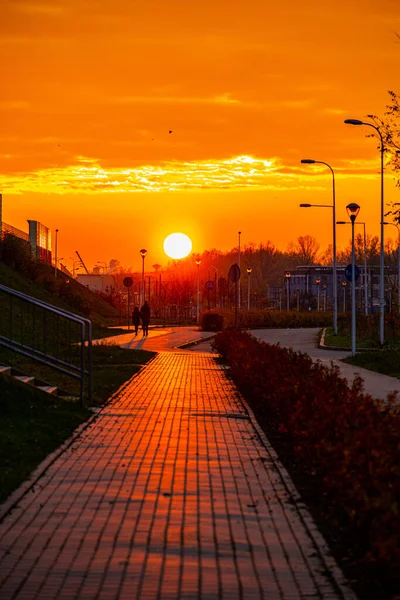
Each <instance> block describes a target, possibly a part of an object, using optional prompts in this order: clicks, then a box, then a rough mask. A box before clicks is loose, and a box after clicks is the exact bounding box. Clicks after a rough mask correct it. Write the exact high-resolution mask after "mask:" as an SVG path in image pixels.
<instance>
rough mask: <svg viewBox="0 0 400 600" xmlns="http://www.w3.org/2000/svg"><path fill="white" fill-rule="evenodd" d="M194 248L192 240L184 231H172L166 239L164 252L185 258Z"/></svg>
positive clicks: (171, 256)
mask: <svg viewBox="0 0 400 600" xmlns="http://www.w3.org/2000/svg"><path fill="white" fill-rule="evenodd" d="M191 250H192V240H191V239H190V238H189V237H188V236H187V235H185V234H184V233H171V235H169V236H168V237H166V238H165V240H164V252H165V254H166V255H167V256H169V257H170V258H185V256H187V255H188V254H189V253H190V252H191Z"/></svg>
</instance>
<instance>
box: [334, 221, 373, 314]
mask: <svg viewBox="0 0 400 600" xmlns="http://www.w3.org/2000/svg"><path fill="white" fill-rule="evenodd" d="M336 224H337V225H351V222H350V221H337V223H336ZM357 225H364V305H365V306H364V310H365V314H366V316H368V275H367V233H366V229H365V223H363V222H361V221H359V222H357Z"/></svg>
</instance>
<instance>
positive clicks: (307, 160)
mask: <svg viewBox="0 0 400 600" xmlns="http://www.w3.org/2000/svg"><path fill="white" fill-rule="evenodd" d="M301 162H302V163H303V164H305V165H325V167H328V169H329V170H330V172H331V173H332V207H331V208H332V214H333V332H334V334H335V335H337V272H336V271H337V268H336V267H337V263H336V189H335V172H334V170H333V169H332V167H331V166H330V165H329V164H328V163H326V162H324V161H322V160H313V159H312V158H303V160H302V161H301ZM300 206H302V205H301V204H300ZM309 206H318V205H315V204H309V205H304V207H307V208H308V207H309Z"/></svg>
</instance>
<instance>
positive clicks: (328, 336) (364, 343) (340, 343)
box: [325, 327, 379, 349]
mask: <svg viewBox="0 0 400 600" xmlns="http://www.w3.org/2000/svg"><path fill="white" fill-rule="evenodd" d="M325 345H326V346H336V347H338V348H349V349H350V348H351V336H350V335H348V334H345V333H343V332H341V331H340V329H339V330H338V334H337V335H335V334H334V333H333V327H327V328H326V330H325ZM357 348H371V349H372V348H379V342H377V341H376V340H369V339H366V340H360V339H357Z"/></svg>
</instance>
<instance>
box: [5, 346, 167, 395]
mask: <svg viewBox="0 0 400 600" xmlns="http://www.w3.org/2000/svg"><path fill="white" fill-rule="evenodd" d="M155 354H156V353H155V352H149V351H147V350H130V349H127V348H119V346H116V345H111V344H107V343H104V344H98V345H95V346H93V396H92V402H91V404H92V405H95V406H97V405H100V404H102V403H103V402H105V401H106V400H107V399H108V398H109V397H110V396H111V395H112V394H113V393H114V392H115V391H116V390H117V389H118V388H119V387H120V386H121V385H122V384H123V383H125V381H127V380H128V379H130V378H131V377H132V375H134V374H135V373H137V372H138V371H140V368H141V366H142V365H145V364H146V363H147V362H148V361H149V360H150V359H151V358H153V356H155ZM0 363H3V364H6V365H11V366H12V367H14V368H15V369H18V370H19V371H21V372H22V373H24V374H26V375H31V376H34V377H36V378H37V379H41V380H42V381H45V382H46V383H48V384H50V385H55V386H57V387H59V388H61V389H62V390H65V391H66V392H68V393H69V394H71V395H72V396H76V397H78V396H79V393H80V382H79V381H78V380H76V379H74V378H72V377H70V376H68V375H66V374H64V373H60V372H58V371H56V370H54V369H52V368H51V367H48V366H46V365H42V364H40V363H37V362H36V361H34V360H31V359H29V358H26V357H24V356H21V355H19V354H15V353H14V352H11V351H9V350H7V349H5V348H1V347H0Z"/></svg>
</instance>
